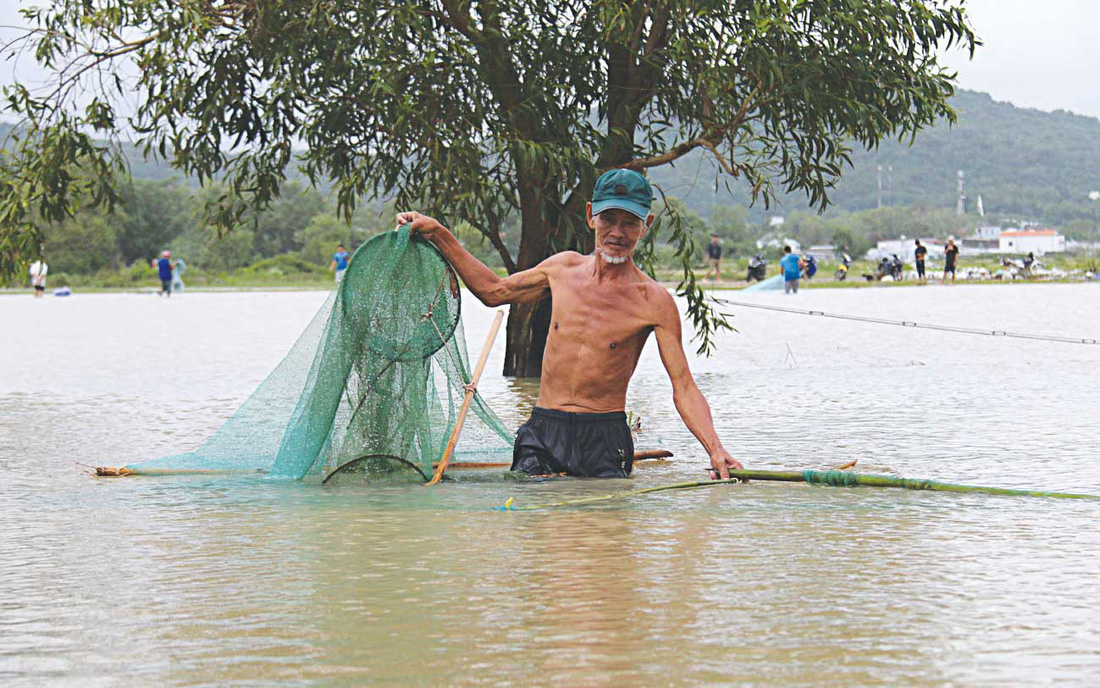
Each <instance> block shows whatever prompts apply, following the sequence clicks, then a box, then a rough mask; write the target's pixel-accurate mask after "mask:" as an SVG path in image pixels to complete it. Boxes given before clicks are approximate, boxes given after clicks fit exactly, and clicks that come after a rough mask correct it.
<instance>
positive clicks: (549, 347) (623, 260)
mask: <svg viewBox="0 0 1100 688" xmlns="http://www.w3.org/2000/svg"><path fill="white" fill-rule="evenodd" d="M652 198H653V190H652V188H651V187H650V185H649V182H648V181H647V180H646V178H645V177H643V176H642V175H640V174H638V173H637V172H634V171H631V170H612V171H610V172H607V173H605V174H603V175H602V176H601V177H600V178H599V180H598V181H597V182H596V187H595V189H594V191H593V193H592V202H591V203H589V204H588V205H587V215H588V226H589V227H591V228H592V229H593V230H594V231H595V233H596V251H595V253H593V254H592V255H588V256H585V255H581V254H579V253H575V252H573V251H565V252H562V253H557V254H555V255H553V256H550V257H549V258H547V259H546V260H544V261H542V262H541V263H539V264H538V265H536V266H535V267H533V268H531V269H530V270H524V271H522V272H517V273H515V274H513V275H509V276H507V277H503V278H501V277H498V276H497V275H496V274H495V273H494V272H493V271H492V270H490V269H489V268H488V267H486V266H485V265H484V264H483V263H481V262H480V261H478V260H477V259H476V258H474V257H473V256H472V255H470V253H469V252H468V251H466V249H464V248H463V247H462V245H461V244H459V243H458V240H457V239H455V237H454V235H453V234H451V232H450V231H449V230H448V229H447V228H446V227H444V226H443V225H441V224H440V223H439V222H438V221H436V220H435V219H434V218H431V217H427V216H425V215H421V214H420V213H414V212H407V213H401V214H399V215H398V216H397V223H398V224H399V225H405V224H411V225H412V231H413V232H414V233H419V234H420V236H422V237H424V238H425V239H427V240H429V241H431V242H432V243H433V244H435V245H436V247H437V248H439V250H440V251H441V252H442V253H443V255H444V256H446V257H447V260H449V261H450V263H451V265H453V266H454V268H455V270H456V271H457V272H458V274H459V276H461V277H462V281H463V282H465V283H466V286H467V287H468V288H469V289H470V291H471V292H473V294H474V295H475V296H477V298H478V299H480V300H481V302H482V303H484V304H485V305H487V306H499V305H501V304H505V303H525V302H534V301H538V300H540V299H542V298H543V297H545V296H547V295H548V294H549V295H552V296H553V312H552V316H551V324H550V333H549V336H548V337H547V340H546V349H545V351H544V353H543V358H542V385H541V387H540V389H539V398H538V402H537V404H536V407H535V409H534V410H533V411H532V413H531V419H530V420H528V421H527V422H526V423H524V424H523V426H522V427H520V429H519V432H518V433H517V434H516V444H515V449H514V452H513V460H512V470H514V471H522V472H524V473H528V474H531V475H544V474H554V473H566V474H568V475H576V476H587V477H601V478H623V477H626V476H627V475H629V474H630V471H631V468H632V464H633V457H634V445H633V442H632V440H631V437H630V428H628V427H627V423H626V414H625V413H624V412H623V409H624V408H625V407H626V389H627V386H628V385H629V384H630V377H631V376H632V375H633V374H634V368H635V367H636V366H637V365H638V358H639V357H640V356H641V354H642V348H643V347H644V346H645V343H646V340H648V339H649V334H650V332H654V333H656V335H657V346H658V348H659V349H660V353H661V362H662V363H664V366H665V370H667V371H668V374H669V377H670V378H671V379H672V390H673V401H674V402H675V403H676V410H677V411H678V412H679V413H680V417H681V418H683V420H684V423H685V424H686V425H687V427H688V429H689V430H691V432H692V434H693V435H695V437H696V438H697V439H698V440H699V442H701V443H702V445H703V447H704V448H705V449H706V451H707V454H709V455H710V466H711V469H712V473H711V475H712V477H715V478H717V477H721V478H723V479H724V478H728V477H729V470H730V469H731V468H734V469H737V468H741V464H740V463H739V462H738V461H737V460H736V459H734V458H733V457H732V456H730V454H729V453H728V452H727V451H726V450H725V448H724V447H723V446H722V443H721V441H720V440H719V439H718V434H717V433H716V432H715V430H714V422H713V421H712V420H711V415H710V406H708V405H707V401H706V399H704V398H703V394H702V392H700V391H699V387H698V386H696V384H695V379H694V378H693V377H692V376H691V371H690V370H689V369H688V363H687V358H686V357H685V355H684V348H683V344H682V342H681V336H680V313H679V311H678V310H677V309H676V302H675V301H674V300H673V298H672V295H671V294H669V293H668V290H666V289H665V288H664V287H662V286H661V285H659V284H658V283H657V282H655V281H654V280H653V279H651V278H650V277H649V276H647V275H646V274H645V273H643V272H642V271H641V270H639V269H638V267H637V266H636V265H635V264H634V258H633V256H634V248H635V247H636V246H637V244H638V241H639V240H641V238H642V237H644V236H645V234H646V232H647V231H649V227H650V225H651V224H652V223H653V219H654V218H653V215H652V214H651V213H650V212H649V210H650V204H651V201H652Z"/></svg>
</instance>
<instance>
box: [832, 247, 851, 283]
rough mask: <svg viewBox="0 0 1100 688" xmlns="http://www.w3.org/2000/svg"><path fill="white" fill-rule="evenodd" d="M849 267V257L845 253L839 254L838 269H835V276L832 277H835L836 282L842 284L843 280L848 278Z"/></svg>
mask: <svg viewBox="0 0 1100 688" xmlns="http://www.w3.org/2000/svg"><path fill="white" fill-rule="evenodd" d="M851 265H852V257H851V256H850V255H848V254H847V253H844V254H841V256H840V267H839V268H837V270H836V274H835V275H833V277H835V278H836V280H837V281H838V282H843V281H844V280H845V279H847V278H848V268H849V267H850V266H851Z"/></svg>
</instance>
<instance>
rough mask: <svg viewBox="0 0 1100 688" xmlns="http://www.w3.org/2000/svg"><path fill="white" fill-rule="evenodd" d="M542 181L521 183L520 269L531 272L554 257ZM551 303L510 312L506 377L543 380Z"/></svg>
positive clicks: (526, 305)
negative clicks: (543, 360) (551, 251)
mask: <svg viewBox="0 0 1100 688" xmlns="http://www.w3.org/2000/svg"><path fill="white" fill-rule="evenodd" d="M541 181H542V180H541V179H540V178H539V176H536V175H532V176H531V177H528V178H523V177H521V178H520V179H519V184H518V187H519V188H518V191H519V199H520V206H519V207H520V232H521V234H520V240H519V253H518V255H517V258H516V268H517V269H518V270H527V269H530V268H533V267H534V266H536V265H538V264H539V263H541V262H542V261H543V260H545V259H546V257H547V256H548V255H549V253H550V236H549V226H548V222H547V217H548V215H547V213H546V208H544V207H543V202H544V201H543V199H544V198H545V196H544V189H542V188H541V184H540V182H541ZM550 313H551V303H550V299H549V298H546V299H543V300H542V301H539V302H538V303H515V304H512V307H511V308H510V309H509V311H508V329H507V340H506V343H505V349H504V374H505V375H511V376H514V377H541V376H542V352H543V351H544V350H545V349H546V335H547V334H548V333H549V332H550Z"/></svg>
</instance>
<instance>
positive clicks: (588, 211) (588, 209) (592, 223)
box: [584, 202, 596, 231]
mask: <svg viewBox="0 0 1100 688" xmlns="http://www.w3.org/2000/svg"><path fill="white" fill-rule="evenodd" d="M584 214H585V216H586V217H587V218H588V228H589V229H591V230H592V231H596V219H595V218H594V217H593V216H592V203H591V202H588V203H585V204H584Z"/></svg>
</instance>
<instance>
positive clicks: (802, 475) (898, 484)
mask: <svg viewBox="0 0 1100 688" xmlns="http://www.w3.org/2000/svg"><path fill="white" fill-rule="evenodd" d="M743 480H763V481H772V482H788V483H792V482H793V483H803V482H804V483H807V484H810V485H825V486H829V487H861V486H862V487H893V488H900V489H904V490H929V491H933V492H967V493H974V494H992V495H1002V496H1009V497H1047V498H1053V499H1084V500H1092V501H1100V495H1094V494H1080V493H1074V492H1045V491H1041V490H1017V489H1012V488H1007V487H982V486H979V485H957V484H954V483H941V482H936V481H935V480H927V479H923V478H898V477H894V476H890V475H872V474H868V473H849V472H847V471H812V470H811V471H757V470H735V471H730V478H729V480H704V481H698V482H688V483H675V484H672V485H659V486H657V487H647V488H645V489H642V490H629V491H627V492H616V493H611V494H606V495H599V496H595V497H582V498H580V499H570V500H566V501H562V502H550V503H547V504H533V505H529V506H514V505H513V500H512V499H509V500H508V501H507V502H506V503H505V504H504V506H498V507H493V510H494V511H536V510H539V509H553V508H557V507H565V506H582V505H585V504H593V503H596V502H607V501H612V500H618V499H628V498H630V497H635V496H638V495H643V494H652V493H654V492H665V491H668V490H689V489H697V488H707V487H720V486H722V485H729V484H732V483H738V482H741V481H743Z"/></svg>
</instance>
